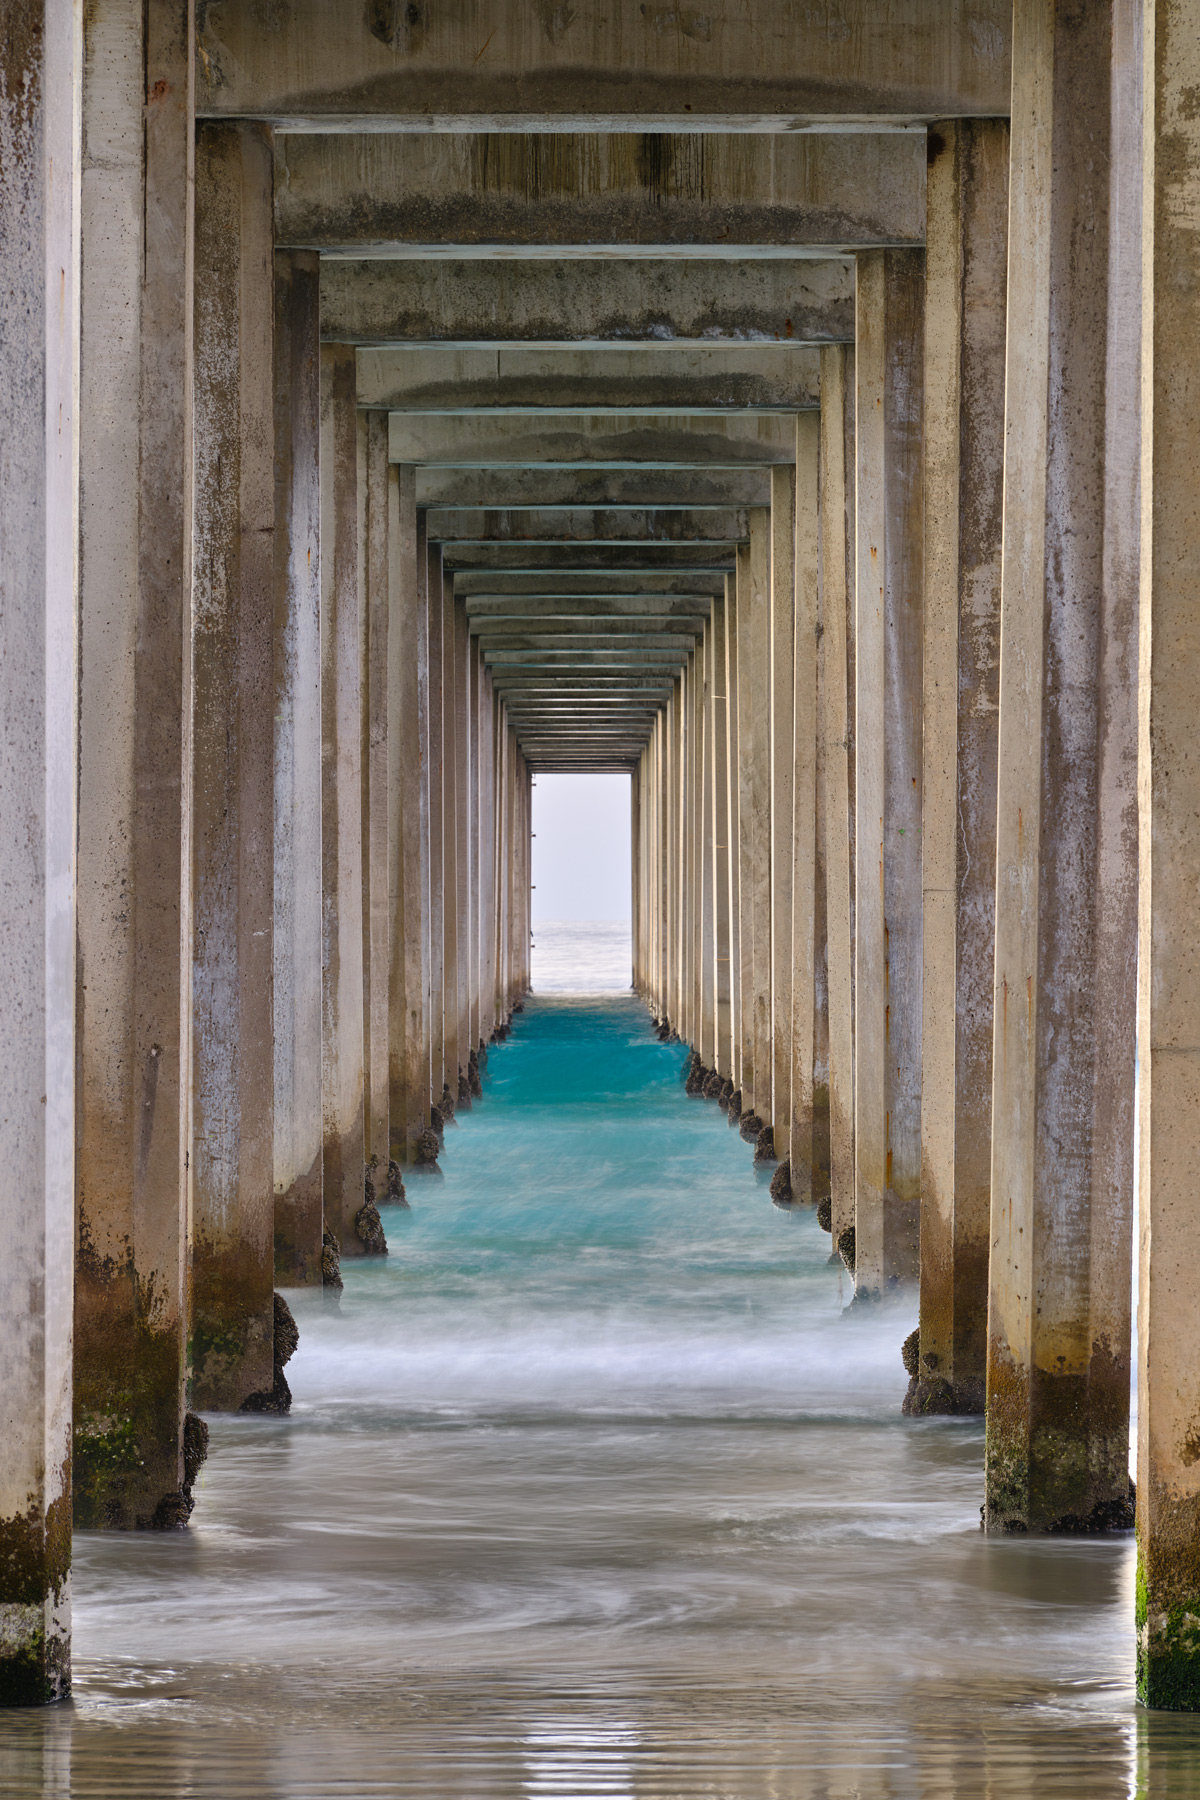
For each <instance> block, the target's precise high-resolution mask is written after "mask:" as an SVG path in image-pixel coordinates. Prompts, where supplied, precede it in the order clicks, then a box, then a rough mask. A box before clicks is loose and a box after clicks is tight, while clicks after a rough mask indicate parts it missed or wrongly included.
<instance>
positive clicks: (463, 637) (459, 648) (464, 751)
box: [450, 580, 475, 1106]
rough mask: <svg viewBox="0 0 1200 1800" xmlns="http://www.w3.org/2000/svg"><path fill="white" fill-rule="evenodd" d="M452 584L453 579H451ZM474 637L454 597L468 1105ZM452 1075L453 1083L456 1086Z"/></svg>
mask: <svg viewBox="0 0 1200 1800" xmlns="http://www.w3.org/2000/svg"><path fill="white" fill-rule="evenodd" d="M450 586H451V590H452V589H453V580H451V583H450ZM470 661H471V641H470V630H469V626H468V624H467V609H466V606H465V605H464V604H463V602H462V601H461V600H456V601H454V735H455V744H454V838H455V868H456V879H455V902H456V905H455V922H454V930H455V947H456V949H457V952H458V1013H457V1023H458V1086H457V1088H456V1090H455V1091H456V1093H457V1095H458V1097H459V1099H460V1100H461V1101H462V1103H463V1105H465V1106H470V1104H471V1090H470V1087H469V1085H468V1082H467V1059H468V1057H469V1056H470V1054H471V1051H472V1050H473V1049H474V1048H475V1042H474V1040H473V1039H472V1037H471V879H472V870H471V785H472V784H471V762H472V745H471V695H470ZM453 1085H454V1083H453V1080H452V1081H451V1086H453Z"/></svg>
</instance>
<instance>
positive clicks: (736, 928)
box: [725, 574, 744, 1093]
mask: <svg viewBox="0 0 1200 1800" xmlns="http://www.w3.org/2000/svg"><path fill="white" fill-rule="evenodd" d="M738 636H739V632H738V578H737V575H736V574H734V575H727V576H726V577H725V731H726V752H725V770H726V778H727V786H726V814H727V823H728V831H729V839H728V842H729V852H728V854H729V1036H730V1068H729V1078H730V1080H731V1081H732V1082H733V1086H734V1091H735V1093H736V1092H738V1091H740V1089H741V1085H742V1044H743V1042H744V1033H743V1031H742V993H743V988H742V899H741V896H742V830H741V791H742V783H741V743H740V736H739V722H740V714H739V710H738V707H739V694H738Z"/></svg>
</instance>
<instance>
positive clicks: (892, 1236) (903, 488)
mask: <svg viewBox="0 0 1200 1800" xmlns="http://www.w3.org/2000/svg"><path fill="white" fill-rule="evenodd" d="M923 263H924V258H923V254H922V253H921V252H919V251H916V252H914V251H872V252H870V253H869V254H868V255H866V256H864V257H860V258H859V263H858V340H857V344H856V349H855V358H856V380H857V403H856V404H857V432H856V448H857V463H858V476H857V480H858V486H857V502H858V532H857V562H856V576H855V582H856V603H855V606H856V662H855V673H856V695H855V713H856V718H857V724H856V730H855V755H856V782H857V786H856V809H857V819H858V834H857V844H856V856H857V872H856V878H855V895H856V902H857V910H856V936H855V958H856V968H855V1083H854V1095H855V1154H856V1159H857V1179H856V1190H855V1246H856V1264H855V1294H856V1297H857V1296H858V1295H860V1294H861V1295H863V1296H864V1297H868V1298H874V1297H877V1296H881V1295H883V1294H884V1293H886V1292H887V1291H889V1290H890V1289H894V1288H896V1287H900V1286H904V1285H906V1284H908V1283H910V1282H915V1281H916V1278H917V1273H918V1242H919V1216H918V1215H919V1204H920V1185H921V785H920V784H921V705H920V695H921V635H922V620H921V611H922V602H921V582H922V462H921V413H922V407H921V390H922V356H923V345H922V337H923V322H924V267H923Z"/></svg>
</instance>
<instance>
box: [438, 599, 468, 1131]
mask: <svg viewBox="0 0 1200 1800" xmlns="http://www.w3.org/2000/svg"><path fill="white" fill-rule="evenodd" d="M441 601H442V863H443V869H444V874H443V887H442V946H443V950H442V1047H443V1057H444V1061H445V1082H446V1086H447V1088H448V1089H449V1092H450V1100H451V1102H452V1104H453V1105H454V1106H457V1105H458V1094H459V1089H458V1071H459V1067H460V1065H461V1063H462V1061H463V1056H462V1046H461V1044H460V1042H459V1033H460V1029H461V1024H462V1014H461V1009H460V1004H459V980H460V976H461V960H460V954H459V943H458V937H459V888H460V885H461V884H462V883H463V880H464V877H465V874H466V871H465V870H464V869H463V867H462V864H461V861H460V845H459V833H458V826H459V819H458V810H459V809H458V802H459V773H458V763H459V752H460V738H459V705H458V658H457V649H458V643H457V620H456V618H455V603H454V577H453V575H451V574H450V573H449V571H446V572H444V573H443V575H442V594H441ZM439 1098H440V1096H439Z"/></svg>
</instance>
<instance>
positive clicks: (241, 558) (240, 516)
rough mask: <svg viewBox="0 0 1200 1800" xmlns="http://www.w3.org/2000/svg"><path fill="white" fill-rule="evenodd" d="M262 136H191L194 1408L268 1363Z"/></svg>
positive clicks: (270, 826) (257, 130)
mask: <svg viewBox="0 0 1200 1800" xmlns="http://www.w3.org/2000/svg"><path fill="white" fill-rule="evenodd" d="M271 169H272V162H271V142H270V132H269V130H268V129H267V128H266V127H264V126H259V125H236V124H231V125H212V126H205V127H204V128H203V129H202V130H201V131H200V132H199V133H198V136H197V144H196V314H195V406H196V415H195V417H196V425H195V437H194V443H195V498H194V507H195V513H194V531H195V536H194V556H193V578H192V598H193V619H194V639H193V674H192V701H193V715H192V720H193V723H192V752H193V769H194V774H193V799H194V806H195V839H194V855H193V865H192V867H193V877H192V879H193V900H194V906H195V948H194V955H193V971H192V1159H191V1160H192V1169H191V1173H192V1221H193V1234H194V1236H193V1247H192V1320H191V1325H192V1356H193V1374H192V1380H193V1394H194V1398H195V1402H196V1404H197V1405H198V1407H199V1408H201V1409H209V1410H214V1411H236V1410H237V1408H238V1407H239V1406H240V1405H241V1404H242V1402H243V1400H245V1399H246V1398H247V1397H248V1396H249V1395H250V1394H252V1393H257V1392H259V1391H260V1390H263V1389H267V1388H270V1387H271V1385H272V1383H273V1380H274V1370H273V1347H274V1300H273V1292H274V1274H273V1265H274V1199H273V1196H274V1124H273V1110H274V1108H273V1093H274V1049H273V1032H272V906H273V886H274V878H273V863H274V835H275V795H274V741H273V738H274V734H273V719H272V715H271V708H270V706H269V704H267V703H265V701H266V696H267V695H269V694H271V693H272V691H273V681H272V665H273V654H272V632H273V620H274V581H275V570H274V552H273V543H274V525H275V479H274V447H275V446H274V424H275V419H274V398H273V392H272V385H273V384H272V376H273V370H274V358H273V325H274V310H275V302H274V256H273V251H272V247H271V210H270V199H271Z"/></svg>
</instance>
